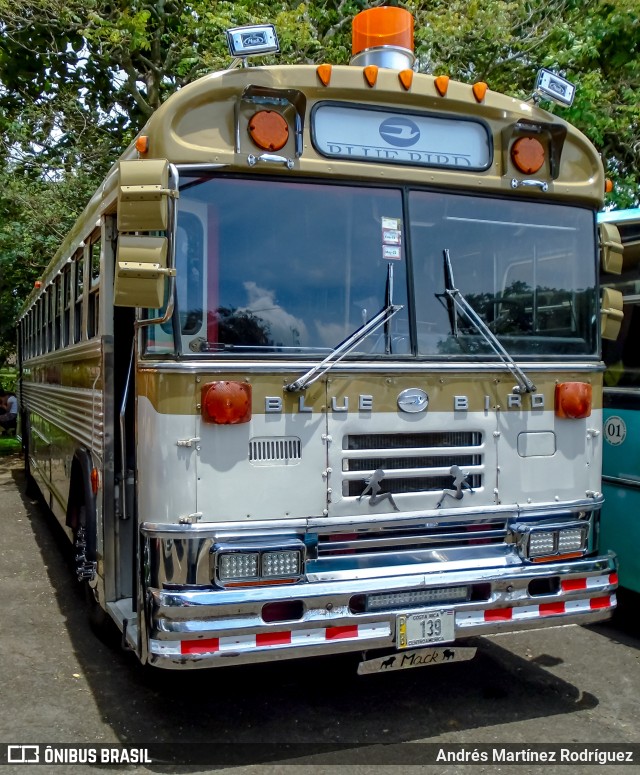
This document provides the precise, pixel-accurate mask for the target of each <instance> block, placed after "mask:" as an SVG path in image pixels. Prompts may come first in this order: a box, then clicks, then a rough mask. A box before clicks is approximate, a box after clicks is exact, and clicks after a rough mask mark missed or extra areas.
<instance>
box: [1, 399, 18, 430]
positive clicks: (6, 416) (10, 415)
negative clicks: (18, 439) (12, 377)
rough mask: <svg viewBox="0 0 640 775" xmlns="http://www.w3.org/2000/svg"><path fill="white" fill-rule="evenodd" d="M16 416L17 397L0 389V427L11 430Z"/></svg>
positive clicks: (15, 421)
mask: <svg viewBox="0 0 640 775" xmlns="http://www.w3.org/2000/svg"><path fill="white" fill-rule="evenodd" d="M17 418H18V399H17V398H16V397H15V395H14V394H13V393H7V391H6V390H0V428H2V430H4V431H9V430H13V429H15V427H16V423H17Z"/></svg>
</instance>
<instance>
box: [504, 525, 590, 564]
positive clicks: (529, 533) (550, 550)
mask: <svg viewBox="0 0 640 775" xmlns="http://www.w3.org/2000/svg"><path fill="white" fill-rule="evenodd" d="M516 530H517V532H518V534H519V539H518V546H519V548H520V553H521V555H522V556H523V557H524V558H525V559H529V560H532V561H533V562H540V561H542V560H543V559H545V560H547V559H548V560H553V559H554V558H556V557H565V556H566V555H579V554H584V552H585V551H586V548H587V537H588V534H589V525H588V524H579V525H576V524H575V523H573V524H572V525H568V526H566V527H561V526H559V525H557V526H556V525H553V526H545V527H540V528H535V527H529V526H528V525H518V526H516Z"/></svg>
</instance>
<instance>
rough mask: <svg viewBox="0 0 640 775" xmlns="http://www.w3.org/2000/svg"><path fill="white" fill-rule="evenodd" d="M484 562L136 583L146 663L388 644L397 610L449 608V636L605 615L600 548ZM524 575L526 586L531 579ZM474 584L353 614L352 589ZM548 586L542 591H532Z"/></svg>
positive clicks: (610, 579) (612, 576) (606, 568)
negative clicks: (470, 596) (279, 579)
mask: <svg viewBox="0 0 640 775" xmlns="http://www.w3.org/2000/svg"><path fill="white" fill-rule="evenodd" d="M499 559H500V558H498V557H494V558H487V566H488V567H481V565H480V564H479V563H477V562H476V563H475V564H474V567H472V568H470V567H467V568H458V569H456V570H446V569H444V568H443V566H442V564H440V566H439V568H437V567H436V566H434V565H433V564H426V565H425V564H423V565H420V566H406V565H405V566H396V567H389V568H387V569H386V575H383V574H381V573H380V569H378V572H377V573H376V574H375V576H372V575H367V577H366V578H363V577H360V576H359V574H357V573H354V574H353V576H352V577H350V578H347V577H344V576H342V577H341V578H340V579H330V580H314V581H310V582H306V583H301V584H295V585H290V586H276V587H273V586H272V587H253V588H245V589H194V588H193V587H192V588H188V586H187V585H172V588H171V589H167V588H164V589H163V588H160V587H159V586H155V587H154V586H151V585H149V586H147V588H146V590H145V603H146V612H145V619H146V626H145V631H146V633H147V648H148V655H147V661H148V662H149V663H150V664H153V665H156V666H158V667H165V668H190V667H221V666H226V665H236V664H246V663H254V662H263V661H270V660H282V659H293V658H297V657H308V656H315V655H322V654H335V653H339V652H349V651H368V650H372V649H389V648H395V647H396V623H397V617H398V616H399V615H401V614H407V613H415V612H416V611H418V610H419V611H428V610H440V609H447V610H454V612H455V639H456V640H458V639H461V638H466V637H471V636H476V635H488V634H493V633H498V632H513V631H518V630H525V629H533V628H539V627H543V626H555V625H560V624H562V625H564V624H574V623H575V624H589V623H592V622H596V621H600V620H602V619H606V618H608V617H609V616H610V614H611V612H612V610H613V608H614V607H615V604H616V598H615V594H614V591H615V588H616V586H617V572H616V559H615V556H614V555H613V554H612V553H609V554H608V555H605V556H600V557H595V558H588V559H580V560H570V561H562V562H558V563H545V564H544V565H538V566H535V565H531V564H524V563H522V562H520V561H517V560H516V559H515V557H513V555H504V556H502V557H501V559H500V561H498V560H499ZM532 582H533V584H532ZM478 585H482V586H483V589H485V590H486V595H485V596H484V599H482V600H471V601H469V602H464V603H453V604H450V603H438V604H436V605H427V606H423V607H420V608H419V609H417V608H415V607H411V608H398V609H394V610H385V611H376V612H365V613H357V612H354V610H353V605H352V602H353V598H354V596H362V595H371V594H376V593H389V592H398V591H409V590H423V589H427V588H430V589H446V588H451V587H458V586H469V587H477V586H478ZM545 587H548V590H552V591H548V590H547V591H546V592H544V593H542V594H540V593H539V590H540V589H543V590H544V589H545ZM290 601H299V603H300V604H301V605H300V610H301V611H302V612H303V613H302V615H301V617H300V618H299V619H296V620H283V621H276V622H273V621H271V622H265V621H264V619H263V618H262V610H263V606H265V605H266V604H269V603H277V602H290Z"/></svg>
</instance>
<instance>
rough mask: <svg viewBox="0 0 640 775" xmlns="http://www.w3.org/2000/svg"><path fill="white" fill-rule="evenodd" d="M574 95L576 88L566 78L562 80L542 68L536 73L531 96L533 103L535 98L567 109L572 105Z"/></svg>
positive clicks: (550, 71)
mask: <svg viewBox="0 0 640 775" xmlns="http://www.w3.org/2000/svg"><path fill="white" fill-rule="evenodd" d="M575 95H576V87H575V84H573V83H571V81H567V79H566V78H562V76H560V75H557V74H556V73H554V72H553V71H552V70H547V69H546V68H544V67H543V68H541V69H540V70H539V71H538V77H537V79H536V86H535V91H534V95H533V99H534V101H535V99H536V97H537V98H538V99H540V98H543V99H546V100H551V101H552V102H555V103H557V104H558V105H564V106H565V107H566V108H569V107H571V105H572V103H573V98H574V97H575Z"/></svg>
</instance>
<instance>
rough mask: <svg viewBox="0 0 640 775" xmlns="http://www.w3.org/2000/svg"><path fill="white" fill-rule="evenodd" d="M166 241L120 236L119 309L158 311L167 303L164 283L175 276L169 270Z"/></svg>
mask: <svg viewBox="0 0 640 775" xmlns="http://www.w3.org/2000/svg"><path fill="white" fill-rule="evenodd" d="M167 246H168V240H167V238H166V237H139V236H135V235H121V236H120V238H119V239H118V249H117V252H116V271H115V285H114V304H115V305H116V306H118V307H150V308H152V309H159V308H160V307H161V306H162V305H163V303H164V281H165V278H166V277H173V276H175V273H176V270H175V269H172V268H167Z"/></svg>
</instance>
